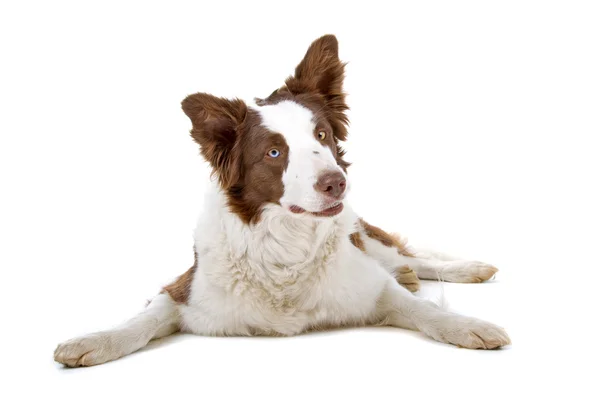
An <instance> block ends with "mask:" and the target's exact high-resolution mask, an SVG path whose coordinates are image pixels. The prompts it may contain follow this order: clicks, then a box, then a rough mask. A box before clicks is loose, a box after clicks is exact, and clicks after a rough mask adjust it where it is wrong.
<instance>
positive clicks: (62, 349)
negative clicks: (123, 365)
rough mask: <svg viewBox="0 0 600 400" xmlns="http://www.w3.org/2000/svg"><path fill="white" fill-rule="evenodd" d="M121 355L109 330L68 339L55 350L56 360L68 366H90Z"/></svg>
mask: <svg viewBox="0 0 600 400" xmlns="http://www.w3.org/2000/svg"><path fill="white" fill-rule="evenodd" d="M119 357H121V354H120V352H119V351H118V349H117V346H115V343H114V340H113V338H112V336H111V335H110V334H109V333H107V332H99V333H92V334H90V335H85V336H81V337H78V338H74V339H71V340H68V341H66V342H64V343H61V344H59V345H58V347H57V348H56V350H55V351H54V361H57V362H59V363H61V364H64V365H66V366H68V367H88V366H92V365H98V364H102V363H105V362H107V361H111V360H115V359H117V358H119Z"/></svg>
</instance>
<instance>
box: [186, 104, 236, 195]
mask: <svg viewBox="0 0 600 400" xmlns="http://www.w3.org/2000/svg"><path fill="white" fill-rule="evenodd" d="M181 108H183V111H184V112H185V114H186V115H187V116H188V117H189V118H190V120H192V130H191V132H190V133H191V135H192V137H193V138H194V140H195V141H196V142H197V143H198V144H199V145H200V151H201V152H202V155H203V156H204V158H206V160H207V161H208V162H209V163H210V164H211V166H212V168H213V171H214V173H215V174H216V175H217V176H218V178H219V182H220V183H221V186H222V187H223V188H224V189H228V188H230V187H231V186H232V185H234V184H235V183H236V182H237V181H238V180H239V179H240V178H241V151H240V149H239V148H238V145H237V143H238V134H239V132H238V130H239V127H240V125H241V123H242V122H243V121H244V118H245V117H246V113H247V111H248V109H247V107H246V104H245V103H244V102H243V101H242V100H239V99H234V100H228V99H224V98H221V97H215V96H212V95H210V94H206V93H196V94H192V95H190V96H188V97H186V98H185V100H183V101H182V102H181Z"/></svg>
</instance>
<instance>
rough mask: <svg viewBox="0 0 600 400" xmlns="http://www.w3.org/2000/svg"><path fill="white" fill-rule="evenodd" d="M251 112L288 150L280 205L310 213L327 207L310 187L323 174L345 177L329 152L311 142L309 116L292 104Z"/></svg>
mask: <svg viewBox="0 0 600 400" xmlns="http://www.w3.org/2000/svg"><path fill="white" fill-rule="evenodd" d="M255 109H256V110H257V111H258V113H259V114H260V116H261V118H262V123H263V125H264V126H265V127H267V128H269V129H270V130H271V131H273V132H276V133H280V134H281V135H283V137H284V138H285V141H286V143H287V145H288V147H289V154H288V167H287V169H286V171H285V173H284V174H283V179H282V180H283V187H284V194H283V197H282V198H281V200H280V202H281V204H282V205H283V206H284V207H289V206H292V205H296V206H300V207H302V208H304V209H305V210H308V211H314V212H317V211H321V210H323V209H324V208H328V207H330V206H331V204H327V199H324V198H323V196H322V195H321V194H320V193H318V192H317V191H316V190H315V189H314V185H315V183H316V182H317V179H318V177H319V176H320V175H321V174H322V173H323V172H325V171H332V170H335V171H339V172H341V173H342V174H344V176H346V174H345V173H344V171H343V170H342V169H341V168H340V167H339V166H338V165H337V163H336V161H335V157H334V156H333V153H332V152H331V149H330V148H329V147H327V146H325V145H323V144H322V143H320V142H319V141H317V140H316V139H315V133H314V132H315V128H316V124H315V121H314V116H313V113H312V112H311V111H310V110H309V109H308V108H306V107H303V106H302V105H300V104H298V103H296V102H294V101H281V102H279V103H276V104H274V105H266V106H262V107H258V106H257V107H256V108H255Z"/></svg>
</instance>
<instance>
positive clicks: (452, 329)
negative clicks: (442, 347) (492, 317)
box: [427, 315, 510, 350]
mask: <svg viewBox="0 0 600 400" xmlns="http://www.w3.org/2000/svg"><path fill="white" fill-rule="evenodd" d="M427 333H428V334H429V335H430V336H431V337H432V338H434V339H435V340H437V341H439V342H443V343H449V344H453V345H456V346H458V347H465V348H468V349H488V350H489V349H497V348H499V347H502V346H506V345H509V344H510V338H509V337H508V334H507V333H506V331H505V330H504V329H503V328H501V327H499V326H497V325H494V324H492V323H490V322H486V321H482V320H480V319H476V318H470V317H464V316H459V315H450V316H448V317H446V318H443V319H440V320H438V321H437V323H436V326H434V327H433V328H432V329H431V330H429V332H427Z"/></svg>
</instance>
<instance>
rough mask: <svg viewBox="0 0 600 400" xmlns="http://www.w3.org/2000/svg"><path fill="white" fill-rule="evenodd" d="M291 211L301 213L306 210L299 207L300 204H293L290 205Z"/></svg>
mask: <svg viewBox="0 0 600 400" xmlns="http://www.w3.org/2000/svg"><path fill="white" fill-rule="evenodd" d="M290 211H291V212H293V213H295V214H301V213H303V212H305V211H306V210H305V209H304V208H302V207H298V206H291V207H290Z"/></svg>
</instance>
